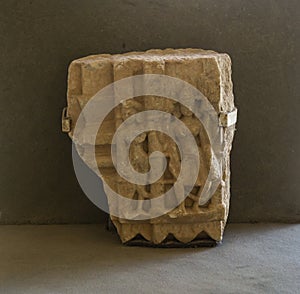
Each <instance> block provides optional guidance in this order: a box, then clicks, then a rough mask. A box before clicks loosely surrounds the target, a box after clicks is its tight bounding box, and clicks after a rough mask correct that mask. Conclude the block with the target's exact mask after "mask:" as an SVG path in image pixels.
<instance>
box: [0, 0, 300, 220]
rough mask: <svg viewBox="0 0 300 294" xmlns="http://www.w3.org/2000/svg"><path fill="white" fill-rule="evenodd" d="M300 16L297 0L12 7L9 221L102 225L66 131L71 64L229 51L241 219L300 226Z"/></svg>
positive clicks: (5, 99) (1, 52)
mask: <svg viewBox="0 0 300 294" xmlns="http://www.w3.org/2000/svg"><path fill="white" fill-rule="evenodd" d="M299 9H300V5H299V2H298V1H294V0H289V1H282V0H274V1H270V0H264V1H261V0H252V1H249V0H245V1H237V0H228V1H212V0H207V1H200V0H198V1H196V0H184V1H183V0H182V1H179V0H153V1H149V0H148V1H146V0H140V1H135V0H124V1H117V0H105V1H99V0H95V1H91V0H85V1H79V0H78V1H74V0H70V1H57V0H51V1H37V0H32V1H28V0H23V1H11V0H7V1H2V2H1V4H0V38H1V39H0V44H1V47H0V64H1V66H0V99H1V107H0V114H1V115H0V138H1V144H0V162H1V165H0V211H1V214H0V215H1V218H0V222H1V223H90V222H102V221H104V218H105V214H104V213H103V212H101V211H100V210H99V209H97V208H96V207H94V206H93V204H92V203H90V202H89V200H88V199H87V198H86V196H85V195H84V194H83V192H82V191H81V189H80V187H79V185H78V184H77V180H76V178H75V175H74V172H73V168H72V161H71V141H70V140H69V138H68V137H67V136H66V135H65V134H62V133H61V131H60V117H61V110H62V108H63V107H64V106H65V105H66V97H65V93H66V86H67V85H66V77H67V67H68V65H69V63H70V62H71V61H72V60H73V59H76V58H79V57H82V56H86V55H89V54H95V53H120V52H126V51H131V50H146V49H150V48H166V47H174V48H183V47H196V48H204V49H213V50H217V51H220V52H227V53H229V54H230V56H231V57H232V61H233V81H234V91H235V99H236V104H237V106H238V108H239V122H238V125H237V133H236V137H235V141H234V148H233V153H232V201H231V204H232V205H231V212H230V220H231V221H233V222H248V221H252V222H255V221H288V222H296V221H299V220H300V198H299V195H300V185H299V171H300V148H299V147H300V140H299V134H300V100H299V90H300V89H299V61H298V54H297V53H299V27H300V26H299Z"/></svg>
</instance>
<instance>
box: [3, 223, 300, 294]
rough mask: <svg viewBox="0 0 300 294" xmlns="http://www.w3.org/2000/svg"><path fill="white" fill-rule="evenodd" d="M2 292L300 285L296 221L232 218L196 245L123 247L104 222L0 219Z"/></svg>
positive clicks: (282, 289) (297, 288)
mask: <svg viewBox="0 0 300 294" xmlns="http://www.w3.org/2000/svg"><path fill="white" fill-rule="evenodd" d="M0 293H5V294H6V293H7V294H9V293H30V294H35V293H39V294H43V293H76V294H77V293H78V294H79V293H80V294H87V293H125V294H126V293H130V294H131V293H132V294H134V293H184V294H185V293H239V294H240V293H272V294H273V293H292V294H295V293H300V225H288V224H252V225H251V224H231V225H228V226H227V228H226V233H225V238H224V242H223V244H222V245H219V246H218V247H216V248H196V249H192V248H188V249H178V248H177V249H158V248H139V247H125V246H122V245H121V244H120V243H119V240H118V238H117V236H116V235H114V234H112V233H110V232H107V231H105V229H104V228H103V226H101V225H77V226H74V225H60V226H59V225H57V226H56V225H51V226H30V225H28V226H1V227H0Z"/></svg>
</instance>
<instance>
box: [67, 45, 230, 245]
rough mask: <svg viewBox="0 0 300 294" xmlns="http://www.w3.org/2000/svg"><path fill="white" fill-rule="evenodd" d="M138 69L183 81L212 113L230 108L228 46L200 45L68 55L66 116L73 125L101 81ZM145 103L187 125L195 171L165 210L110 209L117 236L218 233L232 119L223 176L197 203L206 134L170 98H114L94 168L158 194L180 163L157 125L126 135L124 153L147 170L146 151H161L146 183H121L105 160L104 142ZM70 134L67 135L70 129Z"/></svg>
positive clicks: (183, 238)
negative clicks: (153, 176)
mask: <svg viewBox="0 0 300 294" xmlns="http://www.w3.org/2000/svg"><path fill="white" fill-rule="evenodd" d="M143 73H144V74H165V75H169V76H172V77H176V78H180V79H182V80H184V81H186V82H188V83H190V84H191V85H193V86H194V87H196V88H197V89H199V90H200V91H201V92H202V93H203V94H204V95H205V96H206V97H207V98H208V99H209V101H210V102H211V104H212V105H213V107H214V108H215V110H216V111H217V112H218V113H219V112H221V111H227V112H229V111H232V110H233V109H234V102H233V92H232V82H231V62H230V58H229V56H228V55H227V54H218V53H215V52H213V51H204V50H200V49H179V50H173V49H166V50H149V51H147V52H144V53H143V52H131V53H128V54H122V55H104V54H102V55H95V56H88V57H85V58H82V59H79V60H75V61H73V62H72V63H71V65H70V67H69V77H68V115H69V116H70V117H71V119H72V129H73V128H74V126H75V123H76V120H77V118H78V116H79V114H80V111H81V109H82V108H83V107H84V106H85V104H86V103H87V101H88V100H89V99H90V98H91V97H93V95H94V94H96V93H97V92H98V91H99V90H100V89H102V88H103V87H105V86H106V85H108V84H110V83H112V82H113V81H117V80H120V79H122V78H126V77H130V76H133V75H138V74H143ZM132 94H134V89H133V93H132ZM151 109H155V110H161V111H166V112H169V113H171V114H173V115H175V116H176V117H177V118H179V119H180V120H181V121H182V122H184V123H185V125H186V126H187V127H188V128H189V129H190V130H191V132H192V134H193V135H194V137H195V140H196V142H197V145H198V147H199V155H200V159H201V166H200V171H199V175H198V179H197V181H196V183H195V186H194V188H193V190H192V191H191V193H190V195H189V196H188V197H187V198H186V200H185V201H184V203H182V204H181V205H179V207H177V208H175V209H173V210H172V211H170V212H169V213H168V214H167V215H164V216H161V217H158V218H155V219H150V220H146V221H130V220H126V219H119V218H116V217H113V216H112V217H111V219H112V221H113V223H114V224H115V226H116V228H117V230H118V234H119V236H120V238H121V240H122V241H123V242H128V241H130V240H131V239H133V238H135V237H136V236H137V235H142V236H143V237H144V238H145V239H146V240H148V241H150V242H152V243H153V244H159V243H161V242H163V240H164V239H165V238H166V237H167V236H168V235H169V234H172V235H173V236H174V237H175V238H176V239H177V240H178V241H179V242H183V243H187V242H190V241H192V240H194V239H195V238H197V236H200V233H201V232H206V233H207V234H208V236H209V237H211V238H212V239H214V240H216V241H220V240H221V239H222V235H223V230H224V226H225V223H226V220H227V216H228V211H229V200H230V150H231V144H232V139H233V135H234V126H231V127H228V128H223V131H224V141H225V145H224V146H225V147H224V157H223V183H222V184H220V185H219V187H218V189H217V191H216V192H215V194H214V195H213V197H212V199H211V200H210V201H209V202H208V203H207V204H206V205H205V206H203V207H200V206H199V205H198V199H199V195H200V192H201V188H202V187H203V185H204V183H205V181H206V178H207V175H208V172H209V168H210V159H211V151H210V142H209V139H208V136H207V134H206V132H205V130H204V128H203V126H202V124H201V123H200V122H199V121H198V120H197V119H196V118H195V117H194V116H193V115H192V113H191V112H190V111H189V110H188V109H186V108H185V107H184V106H183V105H181V104H179V103H176V102H174V101H173V100H170V99H166V98H162V97H156V96H147V97H136V98H135V99H131V100H129V101H126V102H125V103H122V104H120V105H119V106H118V107H116V108H115V109H114V111H113V112H112V113H110V114H109V115H108V116H107V118H106V119H105V121H104V122H103V124H102V126H101V127H100V129H99V132H98V136H97V139H96V159H97V164H98V167H99V170H100V172H101V174H102V175H103V177H104V179H105V181H106V183H107V184H108V185H109V186H110V187H111V188H112V189H113V190H115V191H117V192H118V193H119V194H121V195H123V196H124V197H129V198H132V199H148V198H153V197H157V196H159V195H161V194H163V193H164V192H166V191H167V190H168V189H169V188H170V187H171V186H172V185H173V184H174V182H175V181H176V177H177V176H178V174H179V170H180V155H179V151H178V149H177V147H176V145H175V143H174V142H173V141H172V140H171V139H170V138H169V137H167V136H166V135H164V134H162V133H160V132H155V131H150V132H145V133H144V134H142V135H140V136H139V137H138V138H136V140H134V142H133V143H132V145H131V148H130V154H129V156H130V159H131V164H132V165H133V166H134V168H135V169H136V170H137V171H139V172H146V171H148V170H149V162H148V155H149V154H150V153H151V152H153V151H157V150H159V151H162V152H163V153H164V154H165V155H166V157H167V158H168V167H167V170H166V172H165V174H164V175H163V177H162V178H161V179H159V181H157V182H156V183H153V184H151V185H149V186H147V187H146V186H139V185H134V184H131V183H128V182H127V181H126V180H124V179H123V178H121V177H120V176H119V175H118V173H117V172H116V169H115V168H114V166H113V164H112V161H111V157H110V144H111V140H112V136H113V134H114V132H115V130H116V129H117V127H118V126H119V125H120V124H121V123H122V122H123V121H124V120H126V119H127V118H128V117H130V116H131V115H133V114H134V113H137V112H140V111H144V110H151ZM86 127H87V128H88V126H86ZM100 133H101V135H99V134H100ZM70 136H71V137H72V130H71V132H70ZM90 156H91V154H88V152H87V154H85V155H84V158H85V160H86V161H87V162H88V161H89V158H90ZM111 205H112V204H111ZM114 205H118V204H114ZM166 206H167V203H166ZM145 214H147V207H145Z"/></svg>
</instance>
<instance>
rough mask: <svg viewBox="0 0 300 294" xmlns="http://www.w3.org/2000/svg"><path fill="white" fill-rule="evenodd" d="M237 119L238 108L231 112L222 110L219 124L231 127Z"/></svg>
mask: <svg viewBox="0 0 300 294" xmlns="http://www.w3.org/2000/svg"><path fill="white" fill-rule="evenodd" d="M236 121H237V109H236V108H234V110H233V111H231V112H222V113H220V116H219V124H220V126H221V127H225V128H227V127H230V126H232V125H234V124H235V123H236Z"/></svg>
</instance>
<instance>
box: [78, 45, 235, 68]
mask: <svg viewBox="0 0 300 294" xmlns="http://www.w3.org/2000/svg"><path fill="white" fill-rule="evenodd" d="M214 57H218V58H220V57H221V58H222V57H225V58H230V57H229V55H228V54H227V53H218V52H215V51H213V50H204V49H194V48H186V49H172V48H167V49H151V50H147V51H144V52H140V51H133V52H127V53H122V54H96V55H89V56H86V57H83V58H79V59H76V60H74V61H73V62H75V63H77V62H78V63H84V64H89V63H93V62H95V61H100V60H103V59H104V60H107V59H111V60H113V61H115V62H118V61H122V60H123V59H134V60H147V59H151V60H153V59H156V58H158V59H163V60H164V59H167V60H185V59H193V58H214Z"/></svg>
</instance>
